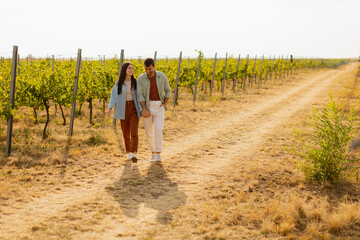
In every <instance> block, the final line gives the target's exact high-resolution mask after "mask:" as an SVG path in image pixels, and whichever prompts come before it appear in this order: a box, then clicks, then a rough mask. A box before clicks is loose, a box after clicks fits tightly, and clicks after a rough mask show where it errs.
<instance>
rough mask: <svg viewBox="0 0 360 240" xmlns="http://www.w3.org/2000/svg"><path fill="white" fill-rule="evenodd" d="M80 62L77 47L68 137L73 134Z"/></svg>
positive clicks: (79, 51) (79, 50)
mask: <svg viewBox="0 0 360 240" xmlns="http://www.w3.org/2000/svg"><path fill="white" fill-rule="evenodd" d="M80 64H81V49H80V48H79V49H78V54H77V62H76V72H75V83H74V95H73V103H72V106H71V116H70V127H69V136H70V137H71V136H72V134H73V128H74V117H75V107H76V95H77V89H78V82H79V73H80Z"/></svg>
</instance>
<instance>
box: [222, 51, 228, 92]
mask: <svg viewBox="0 0 360 240" xmlns="http://www.w3.org/2000/svg"><path fill="white" fill-rule="evenodd" d="M227 56H228V53H226V56H225V68H224V77H223V82H222V86H221V95H222V96H224V92H225V81H226V65H227Z"/></svg>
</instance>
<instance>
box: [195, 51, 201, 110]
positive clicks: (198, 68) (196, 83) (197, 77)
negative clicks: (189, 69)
mask: <svg viewBox="0 0 360 240" xmlns="http://www.w3.org/2000/svg"><path fill="white" fill-rule="evenodd" d="M200 62H201V53H199V63H198V67H197V72H196V82H195V90H194V99H193V103H195V100H196V89H197V85H198V80H199V72H200Z"/></svg>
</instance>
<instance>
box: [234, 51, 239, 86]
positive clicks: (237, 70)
mask: <svg viewBox="0 0 360 240" xmlns="http://www.w3.org/2000/svg"><path fill="white" fill-rule="evenodd" d="M240 58H241V54H239V59H238V63H237V66H236V74H235V79H234V89H233V91H234V92H235V89H236V81H237V75H238V72H239V65H240Z"/></svg>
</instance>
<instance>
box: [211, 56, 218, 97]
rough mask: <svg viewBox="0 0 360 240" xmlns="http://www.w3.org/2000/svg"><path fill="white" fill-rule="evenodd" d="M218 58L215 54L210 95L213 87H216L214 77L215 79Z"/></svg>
mask: <svg viewBox="0 0 360 240" xmlns="http://www.w3.org/2000/svg"><path fill="white" fill-rule="evenodd" d="M216 57H217V53H215V59H214V67H213V73H212V77H211V83H210V93H212V90H213V86H214V77H215V66H216Z"/></svg>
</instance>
